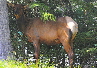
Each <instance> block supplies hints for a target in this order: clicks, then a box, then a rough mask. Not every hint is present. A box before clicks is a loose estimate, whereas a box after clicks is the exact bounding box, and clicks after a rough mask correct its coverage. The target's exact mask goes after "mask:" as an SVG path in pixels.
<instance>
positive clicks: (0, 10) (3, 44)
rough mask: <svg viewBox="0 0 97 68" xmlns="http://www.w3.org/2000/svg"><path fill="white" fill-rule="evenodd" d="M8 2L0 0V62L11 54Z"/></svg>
mask: <svg viewBox="0 0 97 68" xmlns="http://www.w3.org/2000/svg"><path fill="white" fill-rule="evenodd" d="M8 21H9V20H8V10H7V1H6V0H0V60H1V59H7V58H8V56H9V55H10V54H11V50H12V49H11V44H10V30H9V22H8Z"/></svg>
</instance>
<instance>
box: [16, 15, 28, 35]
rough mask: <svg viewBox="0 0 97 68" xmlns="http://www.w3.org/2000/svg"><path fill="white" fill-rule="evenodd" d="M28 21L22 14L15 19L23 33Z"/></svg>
mask: <svg viewBox="0 0 97 68" xmlns="http://www.w3.org/2000/svg"><path fill="white" fill-rule="evenodd" d="M28 23H29V22H28V18H27V17H25V16H23V15H22V16H21V17H20V18H19V19H17V25H18V28H19V30H20V31H21V32H23V33H25V30H26V28H27V25H28Z"/></svg>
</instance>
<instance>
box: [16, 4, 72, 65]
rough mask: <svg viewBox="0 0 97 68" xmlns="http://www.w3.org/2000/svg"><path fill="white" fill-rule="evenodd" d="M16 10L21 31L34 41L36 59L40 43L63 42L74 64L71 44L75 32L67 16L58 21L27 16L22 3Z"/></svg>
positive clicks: (53, 43)
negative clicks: (68, 22)
mask: <svg viewBox="0 0 97 68" xmlns="http://www.w3.org/2000/svg"><path fill="white" fill-rule="evenodd" d="M17 8H18V10H17ZM19 9H20V10H19ZM15 10H16V11H18V13H17V14H15V15H18V16H17V17H16V18H17V23H18V24H19V26H20V27H22V28H21V31H22V32H23V33H24V34H25V35H26V36H27V37H28V40H29V42H33V45H34V48H35V58H36V59H38V57H39V51H40V43H46V44H48V45H56V44H59V43H62V45H63V46H64V49H65V51H66V52H67V54H68V56H69V62H70V66H72V63H73V50H72V47H71V46H70V45H72V42H73V39H72V37H73V33H72V32H71V29H70V28H69V26H68V25H67V22H66V19H65V17H59V18H57V19H56V21H46V22H43V21H42V20H41V19H40V18H33V19H29V18H27V17H26V16H25V14H24V13H23V10H24V8H23V6H22V5H15Z"/></svg>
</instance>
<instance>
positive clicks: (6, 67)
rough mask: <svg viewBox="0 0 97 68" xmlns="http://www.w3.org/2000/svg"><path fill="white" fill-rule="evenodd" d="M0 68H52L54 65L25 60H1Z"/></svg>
mask: <svg viewBox="0 0 97 68" xmlns="http://www.w3.org/2000/svg"><path fill="white" fill-rule="evenodd" d="M38 64H39V67H38ZM0 68H54V66H53V65H52V66H48V64H43V63H37V64H35V63H30V62H29V63H28V62H27V61H25V62H20V61H15V60H3V61H0Z"/></svg>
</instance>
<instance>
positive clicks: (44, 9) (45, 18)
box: [29, 2, 56, 21]
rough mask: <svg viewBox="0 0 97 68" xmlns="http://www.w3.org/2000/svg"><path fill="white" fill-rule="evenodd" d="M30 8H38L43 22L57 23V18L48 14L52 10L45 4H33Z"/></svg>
mask: <svg viewBox="0 0 97 68" xmlns="http://www.w3.org/2000/svg"><path fill="white" fill-rule="evenodd" d="M29 6H30V8H31V9H35V8H37V9H38V10H39V13H40V14H41V19H42V20H43V21H48V20H53V21H55V19H56V18H55V16H54V15H53V14H50V13H49V12H47V11H49V10H50V8H49V6H47V5H45V4H44V3H39V2H33V3H30V5H29Z"/></svg>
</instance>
